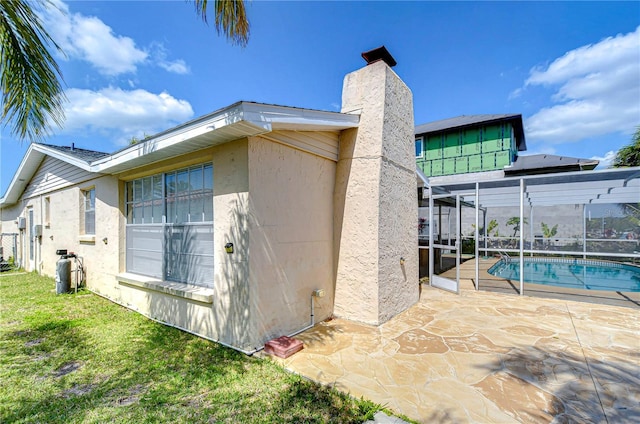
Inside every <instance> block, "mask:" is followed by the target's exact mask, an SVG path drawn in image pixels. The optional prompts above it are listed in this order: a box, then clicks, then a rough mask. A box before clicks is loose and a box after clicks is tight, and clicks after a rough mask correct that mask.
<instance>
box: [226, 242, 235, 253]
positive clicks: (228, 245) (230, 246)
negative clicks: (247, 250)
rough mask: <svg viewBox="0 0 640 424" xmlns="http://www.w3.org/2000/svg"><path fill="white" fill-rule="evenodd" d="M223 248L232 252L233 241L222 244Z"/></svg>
mask: <svg viewBox="0 0 640 424" xmlns="http://www.w3.org/2000/svg"><path fill="white" fill-rule="evenodd" d="M224 250H225V251H226V252H227V253H233V243H231V242H229V243H227V244H225V245H224Z"/></svg>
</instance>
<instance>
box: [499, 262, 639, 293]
mask: <svg viewBox="0 0 640 424" xmlns="http://www.w3.org/2000/svg"><path fill="white" fill-rule="evenodd" d="M488 272H489V274H491V275H495V276H496V277H500V278H504V279H506V280H517V281H520V261H519V260H517V259H516V260H510V261H508V262H505V261H503V260H501V261H499V262H498V263H496V264H495V265H494V266H492V267H491V268H489V271H488ZM524 281H526V282H527V283H533V284H544V285H548V286H556V287H568V288H577V289H586V290H606V291H620V292H640V267H637V266H633V265H625V264H619V263H615V262H605V261H589V260H581V259H576V260H573V259H561V260H553V259H540V258H525V261H524Z"/></svg>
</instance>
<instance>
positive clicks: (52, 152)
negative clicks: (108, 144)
mask: <svg viewBox="0 0 640 424" xmlns="http://www.w3.org/2000/svg"><path fill="white" fill-rule="evenodd" d="M32 146H33V149H34V150H37V151H39V152H42V153H44V154H45V155H47V156H51V157H52V158H55V159H58V160H61V161H63V162H66V163H68V164H70V165H73V166H77V167H78V168H81V169H83V170H85V171H91V165H89V164H88V163H87V162H85V161H83V160H81V159H78V158H76V157H74V156H70V155H66V154H65V153H63V152H61V151H59V150H56V149H52V148H50V147H47V146H43V145H42V144H32Z"/></svg>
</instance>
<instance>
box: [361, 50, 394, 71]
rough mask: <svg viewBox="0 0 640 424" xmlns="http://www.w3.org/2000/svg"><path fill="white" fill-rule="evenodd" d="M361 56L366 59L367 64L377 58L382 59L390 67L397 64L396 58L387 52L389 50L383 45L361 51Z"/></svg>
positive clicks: (377, 59) (375, 60)
mask: <svg viewBox="0 0 640 424" xmlns="http://www.w3.org/2000/svg"><path fill="white" fill-rule="evenodd" d="M362 58H363V59H364V60H366V61H367V65H371V64H372V63H375V62H377V61H379V60H382V61H384V63H386V64H387V65H389V66H390V67H394V66H396V65H397V62H396V60H395V59H394V58H393V56H391V53H389V50H387V48H386V47H385V46H380V47H378V48H377V49H373V50H369V51H368V52H364V53H362Z"/></svg>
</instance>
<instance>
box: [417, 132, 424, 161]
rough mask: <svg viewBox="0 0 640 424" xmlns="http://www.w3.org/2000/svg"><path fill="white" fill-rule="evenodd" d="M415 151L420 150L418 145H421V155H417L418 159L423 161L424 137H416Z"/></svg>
mask: <svg viewBox="0 0 640 424" xmlns="http://www.w3.org/2000/svg"><path fill="white" fill-rule="evenodd" d="M415 140H416V141H415V149H416V150H418V143H420V154H419V155H417V154H416V159H422V158H424V137H422V136H420V137H416V139H415Z"/></svg>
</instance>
